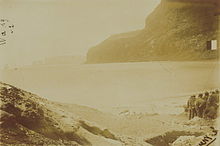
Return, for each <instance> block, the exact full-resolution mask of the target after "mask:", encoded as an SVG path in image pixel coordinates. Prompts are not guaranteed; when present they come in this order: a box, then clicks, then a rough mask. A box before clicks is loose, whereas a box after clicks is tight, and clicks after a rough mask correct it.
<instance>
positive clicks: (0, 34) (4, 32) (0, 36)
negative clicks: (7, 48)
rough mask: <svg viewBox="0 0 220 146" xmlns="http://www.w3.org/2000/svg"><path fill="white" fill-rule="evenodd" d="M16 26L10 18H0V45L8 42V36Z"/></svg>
mask: <svg viewBox="0 0 220 146" xmlns="http://www.w3.org/2000/svg"><path fill="white" fill-rule="evenodd" d="M14 28H15V26H14V24H12V23H11V22H10V21H9V20H7V19H0V45H4V44H6V42H7V38H8V36H9V35H11V34H13V33H14Z"/></svg>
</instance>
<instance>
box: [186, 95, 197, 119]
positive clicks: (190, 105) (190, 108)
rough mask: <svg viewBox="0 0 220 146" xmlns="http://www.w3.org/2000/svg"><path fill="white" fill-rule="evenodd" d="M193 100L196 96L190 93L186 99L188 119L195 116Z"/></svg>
mask: <svg viewBox="0 0 220 146" xmlns="http://www.w3.org/2000/svg"><path fill="white" fill-rule="evenodd" d="M195 101H196V96H195V95H192V96H191V97H190V98H189V100H188V101H187V108H188V112H189V120H191V119H192V118H194V116H196V110H195Z"/></svg>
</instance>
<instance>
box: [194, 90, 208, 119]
mask: <svg viewBox="0 0 220 146" xmlns="http://www.w3.org/2000/svg"><path fill="white" fill-rule="evenodd" d="M205 107H206V102H205V100H204V99H203V94H199V95H198V98H196V101H195V109H196V113H197V116H198V117H200V118H203V112H204V110H205Z"/></svg>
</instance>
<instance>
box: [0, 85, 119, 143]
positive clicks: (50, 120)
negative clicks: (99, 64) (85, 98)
mask: <svg viewBox="0 0 220 146" xmlns="http://www.w3.org/2000/svg"><path fill="white" fill-rule="evenodd" d="M0 99H1V106H0V112H1V113H0V114H1V116H0V133H1V136H0V144H1V145H20V144H28V145H37V146H39V145H73V146H74V145H76V146H78V145H97V146H98V145H106V146H111V145H121V141H120V140H119V139H118V138H117V137H116V136H115V135H114V134H112V133H111V132H110V131H109V130H108V129H102V128H99V127H98V126H93V125H92V124H91V123H89V122H88V121H86V120H84V119H81V118H79V117H78V116H74V115H73V114H72V113H68V112H65V111H64V110H63V109H62V108H59V106H58V104H57V103H54V102H51V101H48V100H46V99H43V98H40V97H38V96H37V95H34V94H32V93H29V92H26V91H24V90H21V89H18V88H16V87H14V86H10V85H7V84H4V83H1V82H0ZM76 109H77V108H76ZM78 109H79V107H78ZM82 109H84V110H85V111H89V110H91V111H92V109H90V108H82Z"/></svg>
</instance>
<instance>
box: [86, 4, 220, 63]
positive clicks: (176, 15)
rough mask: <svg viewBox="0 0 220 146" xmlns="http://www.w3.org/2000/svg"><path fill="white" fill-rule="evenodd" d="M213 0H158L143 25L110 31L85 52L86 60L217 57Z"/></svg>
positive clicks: (123, 60)
mask: <svg viewBox="0 0 220 146" xmlns="http://www.w3.org/2000/svg"><path fill="white" fill-rule="evenodd" d="M218 17H219V14H218V5H217V0H211V1H210V0H162V1H161V3H160V4H159V5H158V7H157V8H156V9H155V10H154V11H153V12H152V13H151V14H150V15H149V16H148V17H147V19H146V25H145V28H144V29H142V30H137V31H133V32H129V33H123V34H117V35H113V36H111V37H110V38H108V39H107V40H105V41H103V42H102V43H101V44H99V45H97V46H95V47H93V48H91V49H90V50H89V51H88V53H87V63H110V62H141V61H158V60H159V61H167V60H170V61H172V60H175V61H178V60H186V61H193V60H208V59H218V51H213V50H208V49H207V41H210V40H213V39H215V40H217V39H218Z"/></svg>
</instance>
